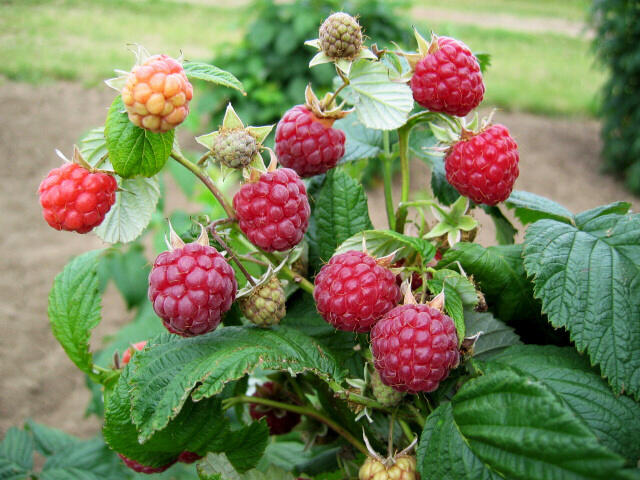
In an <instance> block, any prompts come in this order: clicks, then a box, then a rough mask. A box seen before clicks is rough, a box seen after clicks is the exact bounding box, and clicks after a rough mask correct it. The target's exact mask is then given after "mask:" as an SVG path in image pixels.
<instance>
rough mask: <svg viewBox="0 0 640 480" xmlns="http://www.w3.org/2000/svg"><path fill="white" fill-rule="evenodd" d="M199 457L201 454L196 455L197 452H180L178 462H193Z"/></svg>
mask: <svg viewBox="0 0 640 480" xmlns="http://www.w3.org/2000/svg"><path fill="white" fill-rule="evenodd" d="M201 458H202V455H198V454H197V453H193V452H182V453H181V454H180V456H179V457H178V462H180V463H193V462H197V461H198V460H200V459H201Z"/></svg>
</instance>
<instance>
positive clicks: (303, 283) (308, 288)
mask: <svg viewBox="0 0 640 480" xmlns="http://www.w3.org/2000/svg"><path fill="white" fill-rule="evenodd" d="M260 252H261V253H262V255H264V256H265V257H266V258H268V259H269V261H270V262H271V263H273V264H274V265H275V266H277V265H279V264H280V263H281V261H282V260H280V259H279V258H278V257H276V256H275V255H274V254H273V253H269V252H265V251H264V250H260ZM280 273H282V274H283V275H284V276H285V277H286V278H287V279H288V280H291V281H292V282H294V283H297V284H298V286H299V287H300V288H301V289H303V290H304V291H305V292H307V293H310V294H311V295H313V289H314V287H313V283H311V282H310V281H309V280H307V279H306V278H304V277H303V276H301V275H298V274H297V273H296V272H294V271H293V270H291V268H289V267H288V266H287V265H284V266H283V267H282V269H281V270H280Z"/></svg>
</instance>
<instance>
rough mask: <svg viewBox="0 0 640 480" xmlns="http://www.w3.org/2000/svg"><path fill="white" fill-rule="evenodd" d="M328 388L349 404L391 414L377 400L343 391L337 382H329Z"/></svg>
mask: <svg viewBox="0 0 640 480" xmlns="http://www.w3.org/2000/svg"><path fill="white" fill-rule="evenodd" d="M329 387H330V388H331V390H333V391H334V392H335V393H336V396H337V397H338V398H341V399H342V400H347V401H349V402H353V403H357V404H358V405H363V406H365V407H369V408H374V409H376V410H381V411H383V412H388V413H391V410H390V409H389V408H387V407H385V406H384V405H382V404H381V403H380V402H378V401H377V400H374V399H373V398H369V397H365V396H364V395H360V394H358V393H355V392H350V391H348V390H345V389H344V388H342V385H340V384H339V383H338V382H335V381H330V382H329Z"/></svg>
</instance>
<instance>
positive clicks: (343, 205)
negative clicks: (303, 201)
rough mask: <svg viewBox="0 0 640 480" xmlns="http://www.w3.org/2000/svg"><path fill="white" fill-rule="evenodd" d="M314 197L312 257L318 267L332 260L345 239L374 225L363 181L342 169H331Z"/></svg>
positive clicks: (309, 235) (311, 235)
mask: <svg viewBox="0 0 640 480" xmlns="http://www.w3.org/2000/svg"><path fill="white" fill-rule="evenodd" d="M313 200H314V201H313V211H312V213H311V220H310V224H309V232H308V237H309V259H310V261H311V263H312V264H313V265H315V266H316V267H317V266H319V265H321V264H322V263H323V262H327V261H329V259H330V258H331V256H332V255H333V252H334V251H335V249H336V247H337V246H338V245H340V244H341V243H342V242H343V241H345V240H346V239H347V238H349V237H351V236H352V235H354V234H356V233H358V232H360V231H362V230H367V229H370V228H373V225H372V224H371V219H370V218H369V210H368V206H367V196H366V195H365V193H364V189H363V188H362V185H360V184H359V183H358V182H357V181H356V180H354V179H353V178H351V177H350V176H349V175H347V174H346V173H344V172H342V171H340V170H331V171H330V172H329V173H327V175H326V177H325V179H324V182H323V184H322V186H321V187H320V189H319V190H318V191H317V192H316V194H315V198H314V199H313Z"/></svg>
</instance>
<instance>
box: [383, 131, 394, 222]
mask: <svg viewBox="0 0 640 480" xmlns="http://www.w3.org/2000/svg"><path fill="white" fill-rule="evenodd" d="M382 146H383V153H382V179H383V181H384V201H385V208H386V210H387V222H388V223H389V229H390V230H395V229H396V217H395V215H394V211H393V187H392V178H391V177H392V175H391V174H392V172H391V161H392V159H391V149H390V147H389V132H388V131H386V130H385V131H383V132H382Z"/></svg>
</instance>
